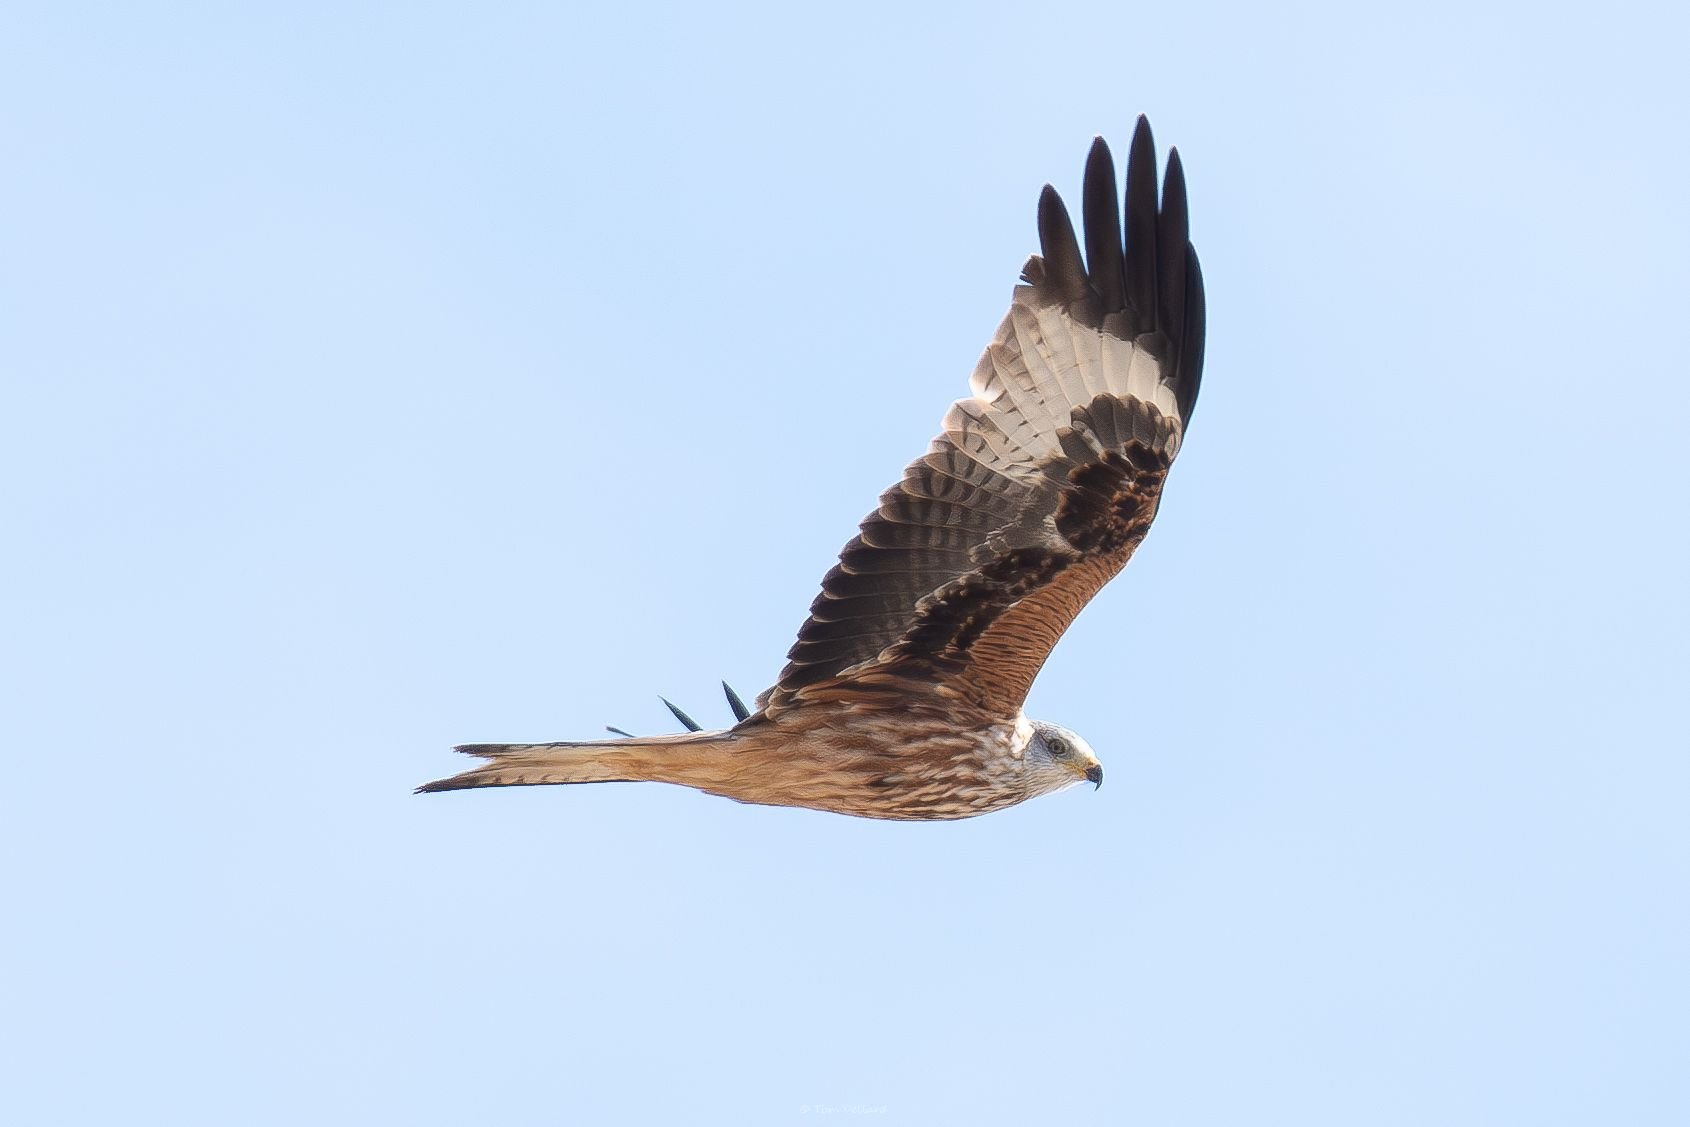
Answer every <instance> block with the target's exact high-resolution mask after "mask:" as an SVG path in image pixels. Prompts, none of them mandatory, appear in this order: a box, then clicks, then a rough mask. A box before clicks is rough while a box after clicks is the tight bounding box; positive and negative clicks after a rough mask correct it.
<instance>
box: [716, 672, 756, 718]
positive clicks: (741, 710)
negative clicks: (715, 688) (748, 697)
mask: <svg viewBox="0 0 1690 1127" xmlns="http://www.w3.org/2000/svg"><path fill="white" fill-rule="evenodd" d="M722 691H723V692H724V693H726V694H727V695H728V707H729V708H731V709H733V713H734V719H736V720H744V719H745V718H746V717H748V716H750V715H751V710H750V709H749V708H746V707H745V702H744V701H742V700H740V699H739V694H738V693H736V692H734V689H733V686H732V685H730V684H728V683H727V682H726V681H723V682H722Z"/></svg>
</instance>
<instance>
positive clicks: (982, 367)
mask: <svg viewBox="0 0 1690 1127" xmlns="http://www.w3.org/2000/svg"><path fill="white" fill-rule="evenodd" d="M1162 370H1163V365H1162V363H1161V362H1160V361H1159V360H1157V359H1156V357H1154V356H1152V355H1151V354H1150V352H1149V351H1148V350H1147V349H1145V348H1144V347H1142V346H1140V345H1137V344H1135V343H1134V342H1132V341H1125V340H1121V339H1120V338H1119V337H1114V336H1110V335H1109V334H1108V333H1104V332H1100V331H1099V330H1096V329H1090V328H1087V327H1086V326H1084V325H1080V324H1077V323H1076V322H1075V321H1074V319H1073V318H1072V317H1070V316H1069V315H1068V312H1067V311H1066V310H1064V309H1063V308H1062V307H1061V306H1058V305H1044V306H1040V305H1039V304H1038V303H1037V291H1036V290H1035V289H1034V288H1033V287H1032V286H1017V287H1015V295H1014V300H1013V301H1012V303H1011V304H1010V308H1009V315H1008V316H1007V317H1005V318H1004V319H1003V323H1002V324H1000V325H999V326H998V331H997V335H996V336H994V337H993V338H992V343H991V344H989V345H987V346H986V352H985V354H984V355H983V356H981V357H980V363H979V364H978V365H977V366H976V367H975V369H974V375H973V376H972V377H970V379H969V381H968V386H969V390H970V391H972V392H973V393H974V397H973V398H972V399H961V400H958V401H957V402H956V403H955V404H954V405H953V406H952V407H951V410H950V412H949V413H948V414H947V415H946V416H945V436H946V437H947V438H949V439H950V440H951V441H952V442H953V443H955V445H956V446H957V448H958V449H961V450H965V451H967V452H968V453H969V454H970V455H971V456H973V457H974V458H976V459H977V460H978V461H980V462H982V463H983V464H985V465H987V466H990V467H991V468H992V469H994V470H997V471H998V472H1000V473H1004V474H1007V475H1009V476H1011V477H1021V476H1025V475H1027V474H1029V473H1031V472H1033V469H1034V467H1035V466H1036V465H1037V464H1038V463H1039V462H1041V461H1043V460H1045V459H1046V458H1048V457H1051V456H1052V455H1054V454H1056V453H1058V452H1059V451H1060V449H1061V444H1060V442H1059V441H1058V439H1057V433H1058V432H1059V431H1061V430H1064V429H1068V428H1070V427H1072V426H1073V411H1074V408H1076V407H1084V406H1085V405H1086V404H1088V403H1090V402H1091V401H1092V400H1093V399H1095V398H1097V396H1099V395H1114V396H1117V397H1118V398H1121V399H1123V400H1125V399H1139V400H1143V401H1144V402H1146V403H1151V404H1154V405H1155V407H1156V409H1157V410H1158V411H1160V412H1161V413H1162V414H1163V415H1164V416H1166V417H1168V418H1170V419H1176V420H1177V419H1179V404H1178V402H1177V400H1176V399H1175V396H1174V391H1173V388H1171V387H1169V386H1168V385H1167V384H1166V383H1164V382H1163V381H1162ZM1178 448H1179V442H1178V435H1176V436H1175V438H1174V440H1173V443H1172V444H1171V445H1170V448H1169V451H1168V452H1169V455H1170V456H1172V454H1173V453H1175V452H1176V451H1177V450H1178Z"/></svg>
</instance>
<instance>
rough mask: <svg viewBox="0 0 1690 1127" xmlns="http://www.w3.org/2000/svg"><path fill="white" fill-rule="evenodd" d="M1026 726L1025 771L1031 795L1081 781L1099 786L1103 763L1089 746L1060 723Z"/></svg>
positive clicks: (1101, 780) (1036, 721)
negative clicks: (1030, 732)
mask: <svg viewBox="0 0 1690 1127" xmlns="http://www.w3.org/2000/svg"><path fill="white" fill-rule="evenodd" d="M1030 723H1031V724H1032V726H1033V738H1032V739H1031V740H1029V741H1028V743H1027V770H1028V772H1029V773H1030V775H1031V776H1032V785H1033V793H1034V794H1051V793H1054V792H1055V791H1059V790H1062V789H1063V788H1065V787H1071V786H1073V785H1074V784H1075V783H1081V782H1085V783H1091V784H1092V785H1093V786H1097V787H1100V786H1102V785H1103V764H1101V763H1099V762H1098V761H1097V753H1096V752H1094V751H1092V749H1091V745H1090V744H1088V743H1087V742H1086V741H1085V740H1083V739H1081V738H1080V737H1079V736H1078V735H1076V734H1074V733H1073V732H1070V731H1069V730H1068V729H1067V728H1064V727H1062V726H1061V725H1060V724H1047V723H1045V722H1044V721H1043V720H1033V721H1030Z"/></svg>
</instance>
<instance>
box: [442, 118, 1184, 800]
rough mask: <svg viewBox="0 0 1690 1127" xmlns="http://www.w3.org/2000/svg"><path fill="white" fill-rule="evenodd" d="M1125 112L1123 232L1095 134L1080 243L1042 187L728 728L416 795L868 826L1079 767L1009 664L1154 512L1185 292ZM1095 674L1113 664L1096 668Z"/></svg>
mask: <svg viewBox="0 0 1690 1127" xmlns="http://www.w3.org/2000/svg"><path fill="white" fill-rule="evenodd" d="M1155 169H1156V164H1155V154H1154V148H1153V145H1152V143H1151V140H1150V130H1149V126H1148V124H1146V123H1145V121H1144V119H1143V118H1140V119H1139V126H1138V131H1137V133H1136V134H1135V135H1134V138H1133V146H1132V151H1131V154H1130V157H1129V162H1128V174H1127V187H1126V195H1125V224H1124V243H1123V224H1122V212H1121V208H1120V204H1119V203H1118V202H1117V197H1116V195H1115V172H1114V164H1113V161H1112V160H1111V158H1110V156H1109V150H1108V148H1107V147H1106V146H1105V145H1104V144H1103V142H1102V141H1101V140H1099V141H1098V142H1097V143H1096V144H1095V145H1094V146H1093V148H1092V153H1091V156H1090V158H1089V159H1088V161H1087V165H1086V178H1085V243H1086V255H1085V260H1082V258H1081V254H1080V248H1079V240H1078V239H1077V238H1076V236H1075V233H1074V229H1073V225H1072V224H1071V222H1070V221H1069V219H1068V215H1067V211H1066V209H1065V208H1064V207H1063V205H1062V202H1061V200H1060V198H1058V197H1057V195H1056V193H1055V192H1054V191H1053V190H1052V189H1050V188H1049V187H1047V188H1046V189H1045V192H1044V195H1043V196H1042V197H1041V199H1040V201H1039V234H1040V241H1041V244H1042V247H1043V255H1042V257H1041V256H1034V257H1033V258H1032V259H1030V260H1029V261H1028V262H1027V265H1026V266H1025V268H1024V269H1023V272H1022V278H1023V282H1024V284H1023V285H1021V286H1018V287H1017V288H1016V290H1015V294H1014V298H1013V300H1012V302H1011V305H1010V312H1009V315H1008V316H1007V317H1005V318H1004V321H1003V323H1002V325H1001V326H1000V327H999V329H998V332H997V335H996V336H995V337H994V339H993V341H992V343H991V344H990V345H989V346H988V347H987V349H986V353H985V355H984V356H983V357H982V358H981V360H980V363H979V365H978V366H977V368H976V369H975V372H974V376H973V379H972V380H971V381H970V388H971V391H972V393H973V394H972V395H971V396H970V397H968V398H965V399H962V400H959V401H958V402H957V403H955V404H954V405H953V406H952V407H951V409H950V412H949V413H948V414H947V415H946V416H945V420H944V425H943V430H942V432H941V434H940V435H939V437H938V438H936V439H934V441H933V443H932V445H931V447H930V448H929V450H928V452H927V453H926V454H925V455H924V456H923V457H921V458H919V459H917V460H916V461H915V462H912V463H911V464H910V465H909V467H908V468H907V469H906V470H905V471H904V475H903V477H902V479H901V480H900V481H899V482H898V484H896V485H894V486H893V487H892V488H891V489H888V490H887V491H886V492H885V493H884V494H883V495H882V496H881V499H880V504H879V506H878V507H877V508H876V509H875V511H874V512H872V513H870V514H869V516H868V517H867V518H866V519H865V520H864V521H863V523H862V527H861V530H860V532H859V534H858V535H857V536H856V537H855V538H854V539H853V540H851V542H850V543H848V544H847V545H846V546H845V548H844V550H843V551H842V552H841V554H840V559H839V563H838V564H837V565H836V566H835V567H834V568H833V570H832V571H830V572H829V573H828V574H827V576H826V577H825V578H824V579H823V581H822V591H821V594H820V595H818V596H817V598H816V600H815V602H814V603H813V604H812V606H811V608H810V617H809V619H808V620H807V621H806V622H805V623H804V625H803V627H802V628H801V629H800V631H799V635H798V641H797V643H796V644H794V646H793V647H792V650H791V653H790V654H789V655H788V656H789V662H788V665H787V666H786V668H785V670H783V671H782V673H781V676H780V679H779V680H778V681H777V682H776V684H775V685H774V686H773V687H772V688H770V689H769V690H768V691H767V692H765V693H764V694H763V695H762V696H761V697H759V698H758V702H757V703H758V708H757V710H756V711H755V712H753V713H751V715H749V716H747V717H746V718H745V719H743V720H742V721H741V722H740V723H739V724H737V725H736V726H735V727H733V728H730V729H726V730H723V731H716V732H689V733H685V734H681V735H673V736H658V737H652V738H643V739H642V738H627V739H621V740H601V741H594V742H590V743H578V742H564V743H547V744H470V745H465V746H463V747H460V748H459V749H458V750H460V751H464V752H468V753H470V754H473V755H477V756H481V757H482V758H485V759H487V760H488V761H489V762H487V763H486V764H484V765H483V766H481V767H478V768H475V769H474V770H470V771H466V772H464V773H462V774H460V775H456V776H453V777H452V778H449V779H443V780H440V781H439V782H435V783H429V784H427V785H426V786H424V787H422V788H421V789H423V790H460V789H466V788H473V787H489V786H493V787H497V786H524V785H541V784H552V783H582V782H610V781H637V780H648V781H659V782H669V783H677V784H680V785H683V786H689V787H693V788H695V789H698V790H701V791H705V792H707V793H710V794H717V795H723V796H725V797H728V798H734V799H738V800H740V801H742V802H753V803H762V804H767V805H777V806H802V807H810V808H813V809H818V810H828V811H834V812H837V813H842V814H854V815H859V816H863V817H872V818H892V819H912V820H940V819H951V818H964V817H969V816H972V815H975V814H984V813H988V812H990V811H993V810H1000V809H1003V808H1004V807H1006V806H1011V805H1014V804H1015V803H1018V802H1021V801H1023V800H1025V799H1027V798H1032V797H1035V796H1037V795H1040V794H1046V793H1050V792H1053V791H1056V790H1061V789H1063V788H1064V787H1067V786H1071V785H1073V784H1074V783H1077V782H1081V781H1090V782H1092V783H1094V784H1095V783H1098V782H1100V781H1101V779H1102V768H1101V766H1099V764H1098V762H1097V758H1096V756H1095V755H1094V754H1093V753H1092V751H1091V749H1090V747H1088V746H1087V745H1086V743H1085V741H1084V740H1082V739H1080V738H1079V737H1078V736H1076V735H1074V734H1073V733H1072V732H1069V731H1067V730H1066V729H1063V728H1060V727H1057V726H1056V725H1051V724H1045V723H1042V722H1039V721H1032V720H1029V719H1027V717H1026V716H1025V715H1024V714H1023V712H1022V709H1021V706H1022V702H1023V701H1024V700H1025V698H1026V695H1027V691H1028V689H1029V688H1030V687H1031V685H1032V682H1033V678H1034V677H1035V676H1036V675H1037V674H1038V671H1039V669H1040V668H1041V667H1042V666H1043V664H1044V662H1045V659H1046V657H1048V656H1049V654H1050V651H1051V649H1052V648H1053V647H1054V646H1055V645H1056V643H1057V641H1058V639H1060V638H1061V636H1062V634H1063V632H1064V631H1065V630H1066V629H1067V628H1068V626H1069V624H1070V623H1071V622H1072V621H1073V620H1074V617H1075V616H1076V615H1077V614H1079V612H1080V610H1081V609H1082V608H1083V607H1084V606H1085V605H1086V603H1087V602H1088V601H1089V600H1090V599H1091V597H1092V596H1093V595H1095V594H1096V593H1097V591H1098V590H1099V589H1100V588H1101V587H1102V586H1103V585H1104V584H1105V583H1107V582H1108V581H1109V580H1110V579H1111V578H1112V577H1113V576H1114V575H1116V574H1117V573H1118V572H1119V571H1120V570H1121V568H1123V567H1124V566H1125V565H1126V563H1127V560H1128V559H1129V558H1130V557H1131V556H1132V553H1133V551H1134V549H1136V548H1137V546H1138V544H1139V542H1140V541H1141V540H1142V539H1143V538H1144V535H1145V533H1146V532H1147V531H1148V530H1149V528H1150V523H1151V521H1152V520H1153V519H1154V517H1155V515H1156V509H1157V505H1158V504H1159V501H1160V497H1161V490H1162V484H1163V481H1164V480H1165V478H1166V476H1167V472H1168V469H1169V467H1170V466H1171V465H1172V463H1173V460H1174V457H1175V455H1176V454H1177V453H1178V451H1179V447H1180V442H1181V440H1182V438H1183V436H1184V433H1185V426H1186V423H1187V421H1188V420H1189V418H1190V413H1191V409H1192V406H1193V404H1194V403H1195V401H1196V396H1197V386H1198V380H1199V376H1200V372H1201V368H1202V342H1203V320H1204V316H1203V287H1202V280H1201V275H1200V273H1199V271H1198V266H1197V257H1196V253H1195V251H1193V250H1192V249H1191V245H1190V242H1189V240H1188V238H1187V235H1186V215H1185V206H1186V204H1185V185H1184V178H1183V173H1182V172H1181V171H1180V166H1179V160H1178V156H1177V154H1174V153H1172V152H1170V154H1169V160H1168V169H1167V178H1166V182H1165V184H1164V185H1163V188H1162V191H1161V194H1160V199H1159V198H1158V193H1157V187H1156V181H1155ZM1102 675H1103V676H1104V677H1106V678H1112V677H1113V676H1114V674H1113V671H1111V670H1104V671H1103V672H1102Z"/></svg>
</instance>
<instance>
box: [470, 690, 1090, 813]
mask: <svg viewBox="0 0 1690 1127" xmlns="http://www.w3.org/2000/svg"><path fill="white" fill-rule="evenodd" d="M1053 730H1054V729H1053ZM1063 734H1064V735H1069V736H1071V733H1063ZM1038 738H1039V737H1038V732H1037V730H1036V729H1035V727H1034V724H1033V722H1032V721H1029V720H1027V719H1026V717H1024V716H1017V717H1016V718H1015V719H1014V720H1012V721H1010V722H1007V723H1006V722H1003V721H1001V720H994V719H993V718H992V717H989V716H987V715H985V714H983V713H976V714H972V715H970V714H969V711H968V710H965V709H959V708H958V706H957V702H956V701H954V700H950V701H947V700H945V699H943V697H942V696H939V695H935V697H934V698H933V699H931V700H924V699H923V696H922V695H921V694H913V695H911V696H903V697H900V698H891V697H882V698H870V699H866V700H856V701H847V700H837V701H833V702H830V703H828V704H826V705H817V706H813V707H806V708H800V709H791V710H788V711H785V712H781V713H777V714H775V715H772V716H771V715H769V714H767V713H758V714H756V715H754V716H752V717H750V718H748V719H747V720H746V721H745V722H743V723H741V724H739V725H737V726H736V727H733V728H730V729H726V730H724V731H713V732H711V731H706V732H689V733H686V734H684V735H671V736H653V737H648V738H631V739H625V740H596V741H593V742H590V743H580V744H574V743H549V744H497V745H491V746H478V745H468V746H465V747H463V748H461V749H460V750H462V751H466V752H469V753H471V754H476V755H482V754H485V755H488V756H489V757H490V758H492V759H493V760H494V761H493V762H492V763H491V764H489V765H488V766H486V767H482V768H478V769H477V770H476V771H474V772H469V773H467V774H468V775H469V776H473V778H466V777H464V776H460V777H459V778H458V779H456V780H446V781H448V782H452V783H454V784H455V785H454V787H453V788H452V789H458V788H461V787H466V786H524V785H532V784H545V783H564V782H635V781H639V782H662V783H678V784H680V785H682V786H688V787H692V788H693V789H695V790H701V791H704V792H705V793H706V794H714V795H720V796H721V797H723V798H733V799H738V800H739V801H741V802H753V803H758V804H761V805H767V806H803V807H809V808H811V809H816V810H829V811H833V812H834V813H839V814H855V815H858V816H860V817H866V818H890V819H897V820H915V821H936V820H946V819H954V818H967V817H972V816H973V815H976V814H987V813H990V812H992V811H994V810H1001V809H1003V808H1004V807H1006V806H1013V805H1015V804H1016V803H1018V802H1021V801H1023V800H1025V799H1027V798H1031V797H1033V796H1034V795H1036V794H1041V793H1045V792H1047V791H1049V790H1054V789H1061V788H1062V787H1064V786H1068V785H1071V784H1073V783H1076V782H1080V781H1081V780H1082V779H1083V778H1085V777H1086V772H1087V771H1091V772H1092V773H1093V781H1094V782H1096V781H1098V780H1101V778H1102V771H1101V768H1099V767H1097V766H1096V759H1095V757H1089V758H1088V756H1089V750H1087V751H1085V752H1084V753H1082V758H1081V759H1080V760H1079V768H1078V773H1077V774H1076V773H1074V772H1073V771H1070V770H1069V769H1067V768H1066V767H1060V768H1057V769H1055V770H1051V769H1050V760H1051V757H1050V756H1049V755H1048V754H1044V755H1042V756H1041V755H1040V754H1039V753H1038V752H1037V750H1036V749H1037V748H1039V747H1040V746H1042V741H1040V743H1035V741H1036V740H1038ZM1072 740H1073V743H1074V744H1075V745H1076V748H1077V749H1078V748H1083V744H1082V743H1081V742H1080V741H1078V738H1077V737H1072ZM441 789H445V788H441Z"/></svg>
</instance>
